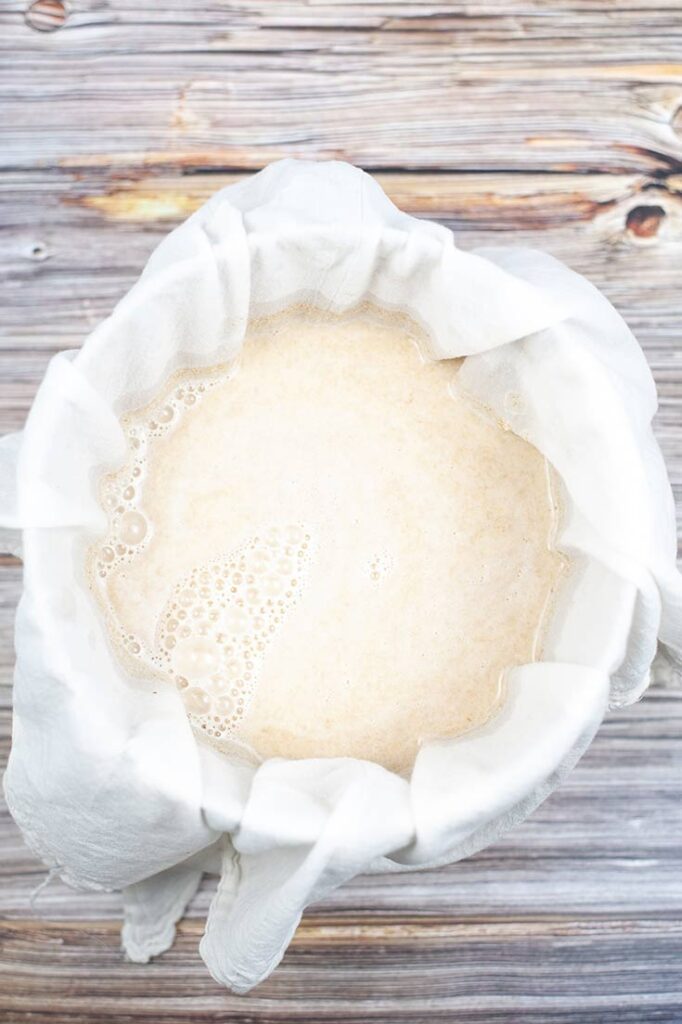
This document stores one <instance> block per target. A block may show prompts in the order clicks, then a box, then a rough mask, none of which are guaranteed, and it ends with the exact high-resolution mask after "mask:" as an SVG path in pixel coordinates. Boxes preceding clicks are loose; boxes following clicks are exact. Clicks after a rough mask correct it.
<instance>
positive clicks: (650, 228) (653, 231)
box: [625, 206, 665, 238]
mask: <svg viewBox="0 0 682 1024" xmlns="http://www.w3.org/2000/svg"><path fill="white" fill-rule="evenodd" d="M664 219H665V210H664V209H663V207H662V206H633V208H632V209H631V210H630V211H629V213H628V215H627V217H626V219H625V226H626V227H627V229H628V231H631V232H632V234H633V235H636V236H637V238H654V236H655V235H657V234H658V229H659V228H660V226H661V224H662V222H663V221H664Z"/></svg>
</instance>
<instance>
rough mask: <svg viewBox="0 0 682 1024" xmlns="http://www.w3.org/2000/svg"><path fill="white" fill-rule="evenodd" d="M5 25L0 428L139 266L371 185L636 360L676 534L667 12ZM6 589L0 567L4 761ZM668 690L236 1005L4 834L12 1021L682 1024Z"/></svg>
mask: <svg viewBox="0 0 682 1024" xmlns="http://www.w3.org/2000/svg"><path fill="white" fill-rule="evenodd" d="M26 6H27V5H26V4H24V3H16V2H14V0H6V2H5V3H4V4H2V5H1V6H0V136H1V138H0V302H1V303H2V310H3V315H2V318H0V432H5V431H6V430H11V429H17V428H19V427H20V426H21V424H22V422H23V420H24V417H25V415H26V412H27V409H28V407H29V405H30V402H31V400H32V397H33V395H34V393H35V390H36V388H37V386H38V383H39V381H40V378H41V376H42V374H43V372H44V370H45V367H46V364H47V361H48V360H49V358H50V357H51V355H52V354H53V353H54V352H56V351H59V350H62V349H64V348H70V347H74V346H78V345H80V344H81V343H82V341H83V339H84V338H85V337H86V336H87V334H88V332H89V331H90V330H91V329H92V327H94V326H95V324H96V323H97V322H99V320H100V319H101V318H102V317H104V316H106V315H107V314H108V313H109V312H110V310H111V308H112V307H113V305H114V304H115V303H116V301H117V300H118V299H119V298H121V297H122V296H123V294H125V291H126V290H127V288H128V287H130V285H131V284H132V282H133V281H134V279H135V278H136V277H137V275H138V274H139V272H140V269H141V268H142V266H143V264H144V262H145V260H146V258H147V256H148V255H149V253H150V252H151V250H152V249H153V247H154V245H155V244H156V243H157V242H158V241H159V240H160V238H162V237H163V235H164V234H165V233H166V232H167V231H168V230H170V228H172V227H173V226H174V225H175V224H177V223H179V222H180V220H182V219H183V218H184V217H185V216H187V214H188V213H190V212H191V211H192V210H193V209H195V208H196V207H197V206H198V205H199V204H200V203H201V202H203V201H204V200H205V199H206V198H207V197H208V196H209V195H210V194H212V192H213V191H214V190H215V189H217V188H219V187H221V186H222V185H225V184H229V183H230V182H232V181H235V180H238V178H239V177H240V176H241V175H242V174H244V173H246V172H248V171H250V170H252V169H256V168H258V167H260V166H262V165H263V164H264V163H265V162H267V161H268V160H270V159H273V158H275V157H278V156H285V155H286V156H290V155H296V156H306V157H315V158H319V157H329V156H334V157H342V158H345V159H351V160H353V161H354V162H357V163H360V164H361V165H363V166H365V167H367V168H373V169H375V170H377V171H378V172H379V173H378V176H379V180H380V182H381V184H382V185H383V187H384V188H385V189H386V191H387V192H388V194H389V195H390V196H391V197H392V198H393V199H394V201H396V202H397V203H398V204H399V205H400V206H402V207H403V208H404V209H406V210H408V211H410V212H412V213H415V214H417V215H419V216H424V217H432V218H435V219H437V220H439V221H442V222H443V223H446V224H448V225H449V226H450V227H452V229H453V230H454V231H455V233H456V237H457V241H458V243H459V244H460V245H461V246H462V247H464V248H472V247H475V246H479V245H491V244H492V245H500V244H522V245H531V246H539V247H541V248H544V249H547V250H548V251H550V252H552V253H553V254H554V255H556V256H558V257H559V258H561V259H563V260H565V261H566V262H568V263H569V264H570V265H571V266H573V267H574V268H575V269H576V270H579V271H581V272H582V273H585V274H587V275H588V276H589V277H590V278H591V279H592V280H593V281H594V282H595V283H596V284H597V285H598V286H599V287H600V288H602V289H603V290H604V291H605V292H606V294H607V295H608V296H609V298H610V299H611V300H612V301H613V302H614V303H615V305H616V306H617V307H618V308H619V309H620V311H621V312H622V313H623V314H624V316H625V317H626V319H627V320H628V322H629V323H630V324H631V326H632V327H633V329H634V330H635V332H636V334H637V336H638V338H639V340H640V341H641V343H642V345H643V347H644V349H645V351H646V354H647V357H648V359H649V362H650V365H651V366H652V370H653V372H654V376H655V378H656V382H657V384H658V388H659V394H660V398H661V405H660V411H659V414H658V417H657V421H656V430H657V434H658V437H659V440H660V442H661V444H662V447H663V450H664V453H665V455H666V458H667V461H668V466H669V469H670V472H671V477H672V480H673V486H674V489H675V493H676V497H677V499H678V514H679V521H680V522H682V408H681V400H682V113H681V111H682V11H681V10H680V6H679V0H622V2H619V4H618V5H617V7H616V6H614V5H613V4H608V3H601V4H600V3H596V2H595V0H571V2H570V3H566V4H561V5H560V4H552V3H547V2H546V0H506V2H497V0H479V2H478V3H474V4H472V3H466V2H464V0H462V2H460V0H450V2H446V3H427V2H424V0H410V2H395V0H390V2H389V0H382V2H374V3H365V2H359V0H357V2H353V0H348V2H344V3H340V2H335V0H309V2H298V3H286V4H284V3H272V2H270V3H268V2H265V0H261V2H256V0H241V2H239V3H237V2H234V3H233V2H219V3H218V4H213V5H208V4H204V3H202V2H201V0H198V2H197V3H194V4H192V5H191V6H188V5H187V3H186V2H185V0H166V2H165V3H164V4H163V5H158V4H151V3H149V2H145V0H142V2H139V0H138V2H133V0H115V2H113V0H112V2H108V0H73V2H72V3H71V4H70V6H69V10H68V16H67V18H66V21H65V23H64V26H63V28H61V29H59V30H58V31H55V32H52V33H42V32H36V31H34V30H32V29H31V28H30V27H29V25H28V24H27V23H26V21H25V20H24V13H25V8H26ZM20 586H21V566H20V564H19V563H17V562H16V560H13V559H10V558H0V765H4V763H5V761H6V757H7V754H8V751H9V732H10V705H11V667H12V661H13V654H12V621H13V615H14V608H15V605H16V601H17V599H18V595H19V590H20ZM681 740H682V688H681V687H680V683H679V680H678V681H672V682H671V683H670V684H668V685H666V686H662V685H658V686H656V687H655V688H652V689H651V690H650V691H649V692H648V694H647V695H646V698H645V699H644V700H643V701H642V702H641V703H639V704H637V705H636V706H634V707H632V708H629V709H627V710H626V711H623V712H619V713H613V714H610V715H609V716H608V717H607V719H606V721H605V723H604V725H603V727H602V729H601V730H600V732H599V734H598V736H597V738H596V740H595V742H594V743H593V745H592V747H591V748H590V750H589V751H588V753H587V755H586V756H585V758H584V759H583V760H582V762H581V763H580V765H579V766H578V768H577V769H576V770H575V771H574V773H573V774H572V775H571V777H570V778H569V780H568V782H567V783H566V784H565V785H564V786H563V787H562V789H561V790H560V791H559V792H557V793H555V794H553V795H552V797H550V799H549V800H548V801H546V803H545V804H543V805H542V807H540V808H539V810H538V811H537V812H536V813H535V814H534V815H533V816H532V817H531V818H530V819H529V820H528V821H527V822H525V823H524V824H523V825H522V826H520V827H519V828H517V829H515V830H514V831H513V832H512V833H510V834H509V835H507V836H505V837H504V838H503V839H502V840H501V841H500V842H498V843H496V844H495V845H494V846H492V847H490V848H489V849H487V850H484V851H482V852H481V853H480V854H478V855H477V856H475V857H473V858H470V859H469V860H467V861H464V862H462V863H460V864H457V865H453V866H450V867H447V868H443V869H441V870H439V871H434V872H425V873H413V874H407V875H400V876H373V877H370V876H366V877H361V878H357V879H355V880H353V881H352V882H351V883H349V884H347V885H346V886H344V887H343V888H341V889H339V890H338V891H337V892H335V893H334V894H332V896H331V897H329V898H328V899H327V900H325V901H324V903H322V904H320V905H319V906H316V907H313V908H311V910H310V912H309V913H308V914H306V916H305V917H304V919H303V922H302V925H301V927H300V929H299V931H298V933H297V935H296V937H295V940H294V943H293V944H292V947H291V949H290V951H289V952H288V953H287V955H286V957H285V960H284V962H283V964H282V966H281V967H280V968H279V969H278V971H277V972H276V973H275V974H274V975H273V977H272V978H271V979H269V980H268V981H267V982H266V983H264V984H263V985H262V986H260V987H259V988H257V989H256V990H255V991H254V992H253V993H251V994H250V995H249V996H246V997H234V996H232V995H230V994H229V993H225V992H224V991H223V990H221V989H220V988H218V987H217V986H215V985H214V984H213V982H212V981H211V980H210V978H209V977H208V976H207V974H206V972H205V970H204V968H203V965H202V964H201V962H200V960H199V958H198V955H197V949H196V947H197V944H198V939H199V936H200V932H201V928H202V921H203V918H204V917H205V913H206V909H207V906H208V902H209V900H210V896H211V893H212V890H213V885H214V883H213V882H211V881H210V880H207V881H206V883H205V884H204V886H203V887H202V889H201V891H200V892H199V894H198V895H197V897H196V899H195V900H194V901H193V903H192V905H191V907H190V910H189V914H188V918H187V920H186V921H185V922H184V923H183V924H182V926H181V928H180V930H179V935H178V940H177V943H176V945H175V947H174V948H173V950H172V951H171V952H169V953H168V954H166V955H165V956H164V957H162V958H161V959H159V960H158V961H157V962H156V963H153V964H150V965H148V966H145V967H140V966H137V965H131V964H128V963H126V962H125V960H124V959H123V957H122V954H121V952H120V949H119V937H118V928H119V918H120V897H119V896H118V895H117V894H115V893H110V894H106V893H99V894H93V893H75V892H72V891H71V890H69V889H67V888H66V887H65V886H64V885H62V884H61V883H59V882H52V883H51V884H50V885H49V886H47V888H45V889H44V890H43V891H42V892H41V893H40V894H39V896H38V897H37V898H36V900H35V906H34V909H31V907H30V905H29V900H30V898H31V894H32V893H33V891H34V890H35V889H36V887H37V885H38V884H39V883H40V882H41V881H42V880H43V878H44V871H43V869H42V867H41V865H40V864H39V863H38V862H37V861H36V860H35V859H34V858H33V857H32V856H31V855H30V854H29V853H28V852H27V850H26V848H25V847H24V846H23V843H22V841H21V837H20V836H19V833H18V830H17V829H16V827H15V826H14V824H13V823H12V821H11V819H10V818H9V814H8V812H7V810H6V808H4V805H3V806H2V807H0V1021H2V1022H3V1024H4V1022H7V1024H29V1022H30V1024H48V1022H51V1024H65V1022H66V1021H69V1022H73V1021H78V1022H91V1021H93V1022H94V1021H96V1022H114V1021H116V1022H125V1024H127V1022H131V1024H132V1022H139V1021H150V1022H154V1024H166V1022H168V1024H170V1022H173V1024H180V1022H185V1021H187V1020H189V1019H191V1020H192V1021H204V1022H209V1021H210V1022H216V1021H243V1022H244V1024H246V1022H247V1021H248V1022H250V1024H252V1022H258V1024H266V1022H273V1024H274V1022H279V1024H283V1022H292V1021H310V1022H315V1024H318V1022H322V1021H325V1022H348V1024H350V1022H367V1021H375V1022H380V1024H384V1022H385V1024H389V1022H390V1024H394V1022H396V1024H397V1022H400V1021H408V1020H409V1021H411V1022H417V1024H422V1022H426V1021H427V1020H442V1021H453V1020H457V1021H458V1022H463V1024H467V1022H472V1024H473V1022H477V1024H488V1022H498V1021H500V1022H507V1021H514V1022H516V1021H523V1022H526V1021H529V1022H537V1024H554V1022H557V1024H558V1022H562V1024H564V1022H571V1024H574V1022H580V1024H591V1022H594V1024H597V1022H599V1024H602V1022H603V1024H644V1022H649V1021H659V1022H668V1024H673V1022H674V1024H680V1021H682V969H681V968H680V963H681V958H680V952H681V947H682V934H681V929H680V920H682V838H681V837H682V771H681V769H682V743H681Z"/></svg>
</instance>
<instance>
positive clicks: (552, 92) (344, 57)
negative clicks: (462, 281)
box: [0, 0, 682, 172]
mask: <svg viewBox="0 0 682 1024" xmlns="http://www.w3.org/2000/svg"><path fill="white" fill-rule="evenodd" d="M0 18H1V20H0V29H2V36H0V38H2V39H3V43H2V49H3V50H4V55H3V61H2V72H1V74H2V79H1V82H0V103H1V105H2V110H3V119H4V122H5V141H4V145H3V148H2V154H1V155H0V166H3V167H5V168H25V169H28V168H35V167H44V166H71V167H85V166H87V167H92V166H104V167H111V166H112V165H115V166H127V165H130V164H131V163H132V164H135V165H138V166H139V165H146V166H149V165H169V164H172V165H174V166H178V165H182V166H183V167H190V168H196V167H219V168H224V167H231V168H254V167H260V166H262V165H263V164H264V163H267V162H268V161H270V160H273V159H276V158H277V157H280V156H290V155H296V156H314V157H324V158H329V157H343V158H344V159H348V160H351V161H353V162H355V163H359V164H362V165H363V166H366V167H372V168H391V167H394V168H395V167H397V168H406V167H407V168H419V169H425V168H435V169H438V170H442V169H457V170H461V169H467V170H480V169H495V170H498V169H500V168H504V169H512V170H532V169H536V170H542V171H547V170H554V171H566V170H580V171H588V170H609V171H623V170H625V171H632V170H643V169H646V170H649V171H655V172H665V171H669V170H674V169H676V168H677V169H679V165H680V159H681V158H682V137H681V134H680V130H681V128H682V115H681V114H680V110H681V109H682V43H681V39H680V16H679V4H678V3H677V0H665V2H663V3H661V2H659V0H636V2H634V0H632V2H631V3H628V4H619V5H618V8H617V9H615V8H614V7H613V5H612V4H609V3H606V4H603V5H597V4H595V3H592V2H590V0H573V2H570V3H567V4H552V3H547V2H546V0H509V2H506V3H504V4H501V3H494V2H492V3H491V2H481V3H478V4H470V3H467V2H466V0H454V2H448V3H440V4H435V3H427V2H422V0H412V2H409V3H405V2H402V3H401V2H389V0H384V2H378V3H377V2H375V3H369V4H364V3H357V2H351V3H348V2H346V3H333V2H329V0H308V2H298V3H292V4H290V3H286V4H283V3H272V2H267V0H239V2H235V3H229V2H225V3H220V4H218V5H215V6H214V5H209V4H205V5H204V4H201V3H195V4H193V5H192V7H191V14H190V13H188V8H187V4H186V3H185V2H183V0H167V2H166V3H164V4H163V5H162V6H161V5H154V4H151V3H142V4H140V3H136V2H135V0H117V2H116V3H108V2H105V0H89V2H78V3H74V4H73V10H72V11H71V13H70V14H69V17H68V18H67V20H66V23H65V25H64V27H63V28H62V29H60V30H59V31H58V32H54V33H41V32H35V31H32V30H31V28H30V27H29V26H28V25H27V24H26V23H25V21H24V19H23V4H20V3H16V2H6V3H5V4H4V5H3V7H2V8H1V9H0ZM133 110H134V113H133ZM37 143H38V145H37Z"/></svg>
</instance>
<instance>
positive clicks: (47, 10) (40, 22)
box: [24, 0, 68, 32]
mask: <svg viewBox="0 0 682 1024" xmlns="http://www.w3.org/2000/svg"><path fill="white" fill-rule="evenodd" d="M67 14H68V10H67V7H66V4H65V3H64V2H63V0H34V2H33V3H32V4H31V5H30V7H29V8H28V9H27V11H26V14H25V15H24V20H25V21H26V24H27V25H28V26H29V27H30V28H34V29H35V30H36V31H37V32H56V30H57V29H58V28H61V27H62V25H63V24H64V22H65V21H66V16H67Z"/></svg>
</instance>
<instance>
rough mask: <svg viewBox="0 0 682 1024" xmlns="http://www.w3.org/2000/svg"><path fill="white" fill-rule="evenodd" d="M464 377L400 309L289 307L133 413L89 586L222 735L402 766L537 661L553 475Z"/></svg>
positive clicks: (481, 711)
mask: <svg viewBox="0 0 682 1024" xmlns="http://www.w3.org/2000/svg"><path fill="white" fill-rule="evenodd" d="M458 366H459V363H458V361H455V360H450V361H444V362H434V361H432V360H429V359H428V358H427V356H426V345H425V340H424V338H423V336H422V335H421V334H420V332H419V331H418V329H417V328H416V327H415V325H414V324H412V323H411V322H410V321H408V320H407V319H406V318H403V317H398V316H393V315H389V314H387V313H384V312H380V311H378V310H376V309H371V308H363V309H362V310H359V311H356V312H355V313H353V314H348V315H344V316H334V317H333V316H324V317H323V316H322V315H321V314H320V313H317V312H316V311H314V310H305V309H292V310H289V311H287V312H286V313H284V314H279V315H277V316H275V317H270V318H267V319H263V320H261V321H257V322H255V323H253V324H252V325H251V327H250V329H249V331H248V333H247V337H246V340H245V343H244V347H243V350H242V353H241V355H240V357H239V359H238V361H237V362H236V363H234V364H232V365H229V366H217V367H212V368H210V369H208V370H202V371H197V370H192V371H183V372H180V373H177V374H175V375H174V377H173V378H172V379H171V380H170V381H169V382H168V383H167V385H166V386H165V387H164V388H162V389H161V391H160V393H159V395H157V397H156V398H155V399H154V401H153V402H151V403H150V404H149V405H147V406H145V407H144V408H143V409H140V410H137V411H135V412H133V413H130V414H128V415H127V416H125V417H124V418H123V421H122V422H123V426H124V430H125V432H126V436H127V439H128V445H129V454H128V458H127V460H126V462H125V464H124V465H123V466H122V467H120V468H119V469H117V470H116V471H115V472H112V473H108V474H107V475H105V476H104V477H103V479H102V481H101V485H100V500H101V502H102V505H103V507H104V508H105V509H106V511H107V518H108V522H109V527H108V530H107V534H106V536H105V537H102V538H99V539H98V540H97V542H96V543H95V544H93V546H92V548H91V549H90V552H89V555H88V569H89V577H90V581H91V587H92V590H93V593H94V594H95V596H96V599H97V601H98V603H99V605H100V607H101V610H102V613H103V615H104V618H105V622H106V626H107V631H108V634H109V636H110V638H111V641H112V643H113V646H114V649H115V653H116V655H117V657H118V658H119V660H120V661H121V662H122V664H123V665H124V667H125V668H126V669H127V671H128V672H130V673H131V674H133V675H136V676H140V677H144V678H147V677H149V676H155V677H158V678H159V679H162V680H163V681H165V682H166V683H167V684H168V685H175V686H177V687H178V688H179V689H180V691H181V694H182V698H183V701H184V704H185V708H186V711H187V714H188V716H189V719H190V721H191V723H192V725H193V727H194V728H195V729H196V731H197V732H198V733H199V734H200V735H202V736H203V737H205V739H206V740H207V741H208V742H210V743H213V744H214V745H216V746H217V747H219V748H222V749H228V748H231V746H232V744H233V742H234V741H235V740H237V741H239V742H240V743H242V744H245V745H247V746H248V747H250V748H251V749H253V750H254V751H255V752H256V753H257V754H258V755H260V756H262V757H268V756H285V757H316V756H353V757H361V758H366V759H369V760H374V761H377V762H379V763H381V764H384V765H385V766H387V767H389V768H391V769H394V770H399V771H404V770H406V769H408V768H409V765H410V763H411V762H412V760H413V759H414V756H415V754H416V752H417V749H418V746H419V743H420V742H421V741H422V740H424V739H426V738H431V737H439V736H455V735H458V734H460V733H462V732H465V731H467V730H469V729H471V728H474V727H475V726H478V725H480V724H482V723H483V722H485V721H486V720H487V719H488V718H489V717H490V716H491V715H492V714H493V713H494V712H495V710H496V709H497V708H498V706H499V704H500V702H501V701H502V699H503V690H504V686H503V678H504V672H505V670H506V669H508V668H510V667H511V666H513V665H515V664H520V663H524V662H526V661H530V660H533V658H534V656H535V654H536V652H537V648H538V644H539V642H540V641H541V634H542V621H543V616H544V614H545V613H546V610H547V608H548V605H549V604H550V602H551V600H552V596H553V594H554V593H555V591H556V588H557V586H558V584H559V581H560V578H561V575H562V573H563V572H564V570H565V564H566V563H565V559H564V558H563V556H561V555H560V554H559V553H558V552H557V551H556V550H554V549H553V547H552V539H553V535H554V530H555V525H556V523H555V520H556V515H557V509H556V502H555V500H554V499H553V498H552V495H551V493H550V488H549V485H548V481H549V475H548V469H547V466H546V464H545V461H544V459H543V458H542V456H541V455H540V454H539V453H538V452H537V451H536V450H535V449H534V448H532V447H531V446H530V445H528V444H527V443H526V442H524V441H523V440H521V439H520V438H518V437H516V436H515V435H514V434H512V433H510V432H509V431H506V430H504V429H503V426H502V425H501V424H499V423H498V422H497V421H495V420H494V418H492V417H491V416H490V415H489V414H488V413H487V412H485V410H483V409H481V408H480V407H478V406H477V405H475V404H474V403H473V402H472V401H471V400H470V399H468V398H467V397H465V396H464V395H463V394H462V393H461V392H459V391H458V389H457V370H458Z"/></svg>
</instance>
